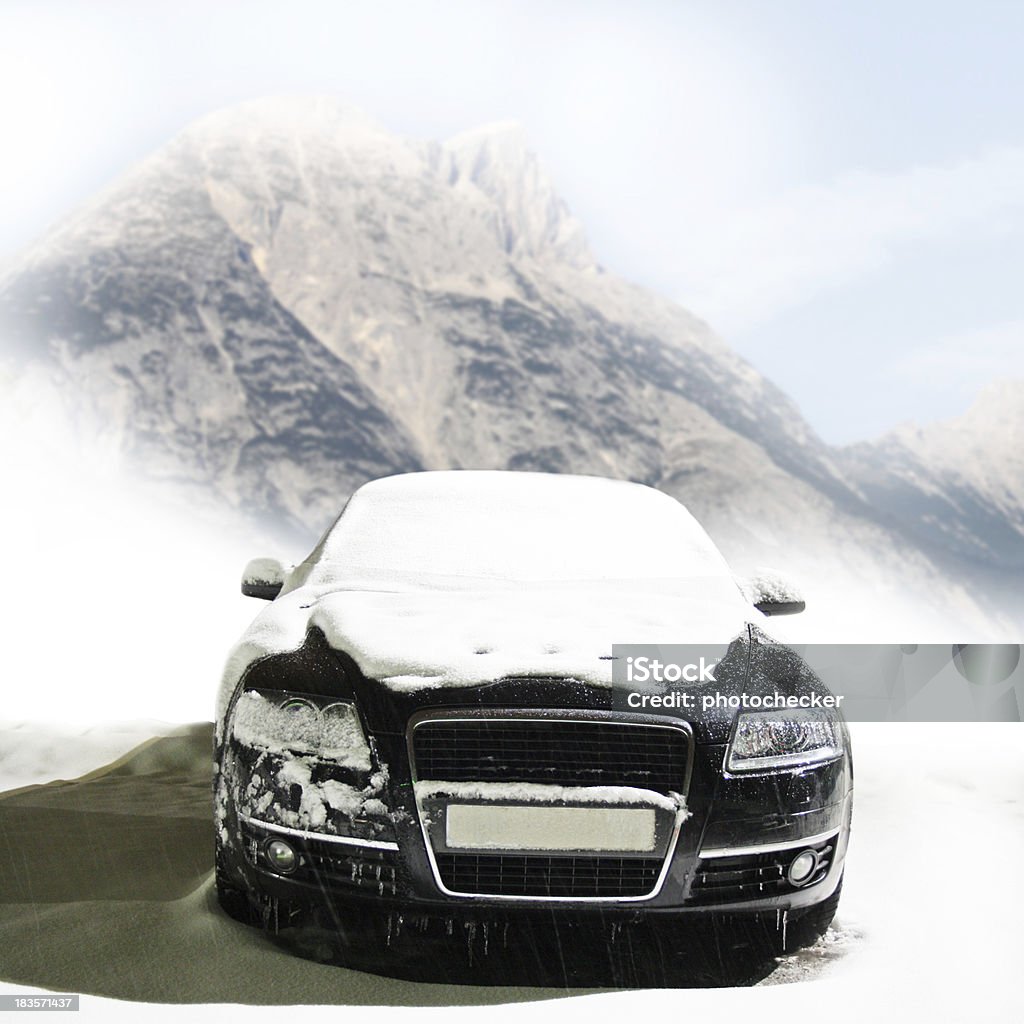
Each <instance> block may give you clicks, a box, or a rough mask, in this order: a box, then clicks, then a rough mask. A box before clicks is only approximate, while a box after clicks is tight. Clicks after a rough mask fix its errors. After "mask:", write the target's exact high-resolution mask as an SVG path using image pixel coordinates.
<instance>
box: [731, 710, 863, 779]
mask: <svg viewBox="0 0 1024 1024" xmlns="http://www.w3.org/2000/svg"><path fill="white" fill-rule="evenodd" d="M842 752H843V731H842V726H841V723H840V721H839V719H838V718H837V717H836V716H833V715H830V714H828V713H822V712H820V711H799V710H794V711H750V712H744V713H742V714H741V715H740V716H739V719H738V721H737V723H736V731H735V733H734V734H733V737H732V742H731V743H730V744H729V755H728V757H727V758H726V767H727V768H728V769H729V771H752V770H756V769H758V768H785V767H791V766H794V765H805V764H817V763H820V762H822V761H830V760H832V758H834V757H838V756H839V755H840V754H841V753H842Z"/></svg>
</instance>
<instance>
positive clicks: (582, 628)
mask: <svg viewBox="0 0 1024 1024" xmlns="http://www.w3.org/2000/svg"><path fill="white" fill-rule="evenodd" d="M318 589H320V592H319V593H318V592H317V591H318ZM755 617H757V615H756V612H754V610H753V609H752V608H750V607H749V606H748V605H746V604H745V602H744V601H743V600H742V598H741V596H740V594H739V591H738V589H737V588H736V586H735V585H734V584H733V583H732V581H731V580H722V579H719V578H713V579H700V580H604V581H586V582H585V583H576V584H574V583H559V584H547V585H543V584H534V585H531V586H529V587H522V586H517V587H509V588H504V589H502V588H493V587H492V588H486V589H455V590H447V591H443V590H420V589H416V590H407V591H396V592H386V591H379V590H362V591H361V590H343V591H339V590H335V589H332V588H324V589H321V588H314V587H302V588H300V589H298V590H294V591H292V592H291V593H288V594H285V595H283V596H281V597H279V598H278V599H277V600H276V601H274V602H273V603H272V604H270V605H268V606H267V608H266V609H265V610H264V611H263V613H262V614H261V615H260V616H259V617H258V618H257V619H256V621H255V622H254V623H253V624H252V626H251V627H250V629H249V630H248V631H247V633H246V634H245V636H244V637H243V639H242V642H241V643H240V644H239V645H238V647H236V649H235V651H234V653H233V655H232V657H231V659H230V661H229V664H228V668H227V670H226V672H225V678H224V685H223V687H222V691H221V697H222V701H221V710H222V711H223V709H224V707H225V706H226V704H227V701H228V700H229V699H230V696H231V693H232V692H233V690H234V687H235V684H236V683H237V681H238V679H239V678H240V677H241V674H242V672H243V671H244V670H245V668H246V667H247V666H248V665H249V664H250V663H251V662H252V661H254V660H255V659H256V658H258V657H262V656H265V655H268V654H275V653H283V652H286V651H292V650H296V649H298V648H299V647H300V646H301V645H302V643H303V641H304V640H305V637H306V632H307V630H308V628H309V627H317V628H319V629H321V630H322V631H323V633H324V635H325V636H326V638H327V641H328V643H329V644H330V645H331V646H332V647H334V648H335V649H336V650H341V651H344V652H346V653H347V654H349V655H351V657H352V658H353V659H354V660H355V661H356V663H357V664H358V665H359V667H360V669H361V671H362V672H363V674H364V675H365V676H366V677H367V678H369V679H374V680H377V681H378V682H380V683H381V684H383V685H384V686H387V687H388V688H390V689H393V690H419V689H424V688H427V687H455V686H474V685H477V684H480V683H484V682H488V681H490V680H494V679H501V678H504V677H507V676H542V677H545V676H553V677H571V678H574V679H580V680H583V681H585V682H589V683H593V684H596V685H601V686H611V681H612V662H611V661H610V660H609V659H610V655H611V653H612V644H614V643H638V644H639V643H647V644H669V643H714V644H718V643H721V644H726V643H729V642H730V641H731V640H733V639H735V638H736V636H737V635H739V634H740V633H741V632H743V630H744V629H745V628H746V625H747V622H748V620H749V619H751V618H755Z"/></svg>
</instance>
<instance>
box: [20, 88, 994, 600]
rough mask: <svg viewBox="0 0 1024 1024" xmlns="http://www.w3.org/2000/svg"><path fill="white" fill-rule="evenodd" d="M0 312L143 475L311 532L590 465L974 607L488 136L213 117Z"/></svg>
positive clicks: (850, 459)
mask: <svg viewBox="0 0 1024 1024" xmlns="http://www.w3.org/2000/svg"><path fill="white" fill-rule="evenodd" d="M0 322H2V323H3V325H4V331H5V335H6V336H7V338H8V343H9V344H10V343H11V342H13V349H12V350H17V351H18V352H19V353H20V358H21V359H23V360H25V361H27V362H39V361H42V362H45V363H46V364H47V365H49V366H51V367H53V368H54V370H55V372H57V373H59V374H63V375H64V379H65V385H64V386H65V387H66V388H67V389H68V390H69V392H75V393H77V394H79V395H80V396H81V400H82V401H85V402H87V403H91V405H92V406H93V407H94V408H95V410H96V412H97V414H99V415H103V416H106V417H108V418H111V417H113V418H114V419H115V420H116V424H115V426H116V429H117V430H118V431H119V432H120V435H121V437H122V444H123V446H124V448H125V451H126V452H127V453H128V454H129V455H130V457H131V458H132V459H134V461H135V462H136V464H137V465H139V466H140V467H142V469H143V470H144V471H145V472H146V473H148V474H150V475H153V474H154V473H156V474H160V473H164V474H168V475H173V474H174V473H178V474H180V475H184V476H188V475H189V474H192V475H194V476H196V477H197V478H198V479H201V480H204V481H206V482H207V483H208V484H209V486H211V487H212V488H213V489H214V490H215V491H216V492H217V493H219V494H220V495H221V496H222V498H223V500H225V501H226V502H228V503H229V504H232V505H234V506H235V507H238V508H241V509H244V510H246V511H247V512H249V513H252V514H256V515H261V516H265V517H269V518H271V519H275V518H276V519H280V520H282V521H286V522H287V523H289V524H290V525H291V526H293V527H296V528H298V529H300V530H303V531H306V532H307V533H309V534H314V533H316V532H319V530H321V529H322V528H323V526H325V525H326V523H327V522H329V520H330V518H331V517H333V515H334V514H336V512H337V511H338V509H339V508H340V507H341V504H342V503H343V501H344V497H345V495H346V494H347V493H348V492H349V491H350V490H351V489H352V488H353V487H354V486H356V485H357V484H358V483H360V482H362V481H363V480H364V479H369V478H370V477H372V476H380V475H385V474H387V473H391V472H402V471H406V470H409V469H417V468H506V469H541V470H548V471H555V472H584V473H597V474H600V475H608V476H618V477H624V478H628V479H636V480H639V481H641V482H645V483H650V484H652V485H655V486H659V487H661V488H662V489H664V490H667V491H668V492H669V493H671V494H673V496H675V497H678V498H679V499H680V500H682V501H684V503H686V504H687V505H688V506H689V507H690V508H691V510H693V511H694V513H695V514H697V515H698V518H700V519H702V521H704V522H705V524H706V525H707V526H708V527H709V529H710V530H711V532H712V534H713V536H715V538H716V540H717V541H718V542H719V544H720V546H722V547H723V549H724V550H725V552H726V554H727V555H728V556H729V557H730V558H731V559H732V560H733V561H734V562H737V563H738V564H740V565H748V564H753V563H754V561H755V560H757V559H759V558H763V559H775V560H777V561H783V562H784V563H785V564H794V565H797V566H799V565H801V564H806V565H809V566H813V567H815V570H816V571H824V572H832V571H838V572H842V573H845V574H847V575H848V576H850V577H851V578H853V579H856V580H857V581H858V585H861V586H865V587H867V588H869V589H870V588H871V587H872V586H874V585H875V583H876V580H877V576H878V570H877V568H876V566H877V565H879V564H882V565H887V566H888V569H887V572H888V577H887V579H888V580H889V582H887V583H885V584H884V585H883V589H884V588H885V587H889V588H891V589H893V590H894V591H895V589H896V588H897V586H898V585H899V586H902V585H904V584H906V585H908V586H911V587H916V588H917V590H918V591H919V592H920V593H921V594H923V595H925V597H924V599H926V600H928V601H930V602H932V603H935V601H936V600H939V599H938V598H937V597H936V594H937V593H938V592H939V590H940V589H941V588H942V587H946V588H948V597H949V601H951V602H952V603H953V604H954V605H956V606H957V607H974V606H975V605H976V602H975V601H974V599H973V598H972V597H971V596H970V595H969V594H968V593H967V590H966V589H965V588H964V587H963V586H962V585H961V582H960V581H959V580H957V579H956V578H953V579H950V578H949V574H948V573H947V572H946V570H945V568H944V567H943V564H942V559H941V558H938V559H937V558H936V556H935V542H933V539H932V538H930V537H926V538H925V541H926V542H927V543H925V544H923V545H922V544H920V543H918V541H917V540H915V531H917V532H918V533H919V532H920V526H919V524H918V523H917V522H916V520H914V518H913V517H909V518H908V517H907V516H901V514H900V512H901V506H899V503H898V502H897V503H895V506H894V507H893V508H890V507H888V506H887V505H886V500H887V498H886V494H887V492H886V490H885V488H880V487H878V486H875V485H873V484H872V482H871V477H870V473H869V472H868V470H867V469H866V468H865V467H868V466H870V465H872V464H873V456H872V455H871V453H870V452H867V451H861V452H860V453H859V454H858V453H850V452H844V451H841V450H835V449H830V448H829V447H828V446H827V445H825V444H824V442H822V441H821V440H820V438H818V437H817V436H816V435H815V433H814V431H813V430H812V429H811V428H810V426H809V425H808V424H807V423H806V422H805V421H804V420H803V418H802V417H801V416H800V413H799V410H798V409H797V408H796V406H795V405H794V404H793V403H792V401H791V400H790V399H789V398H788V397H787V396H786V395H785V394H783V392H781V391H780V390H779V389H778V388H777V387H776V386H775V385H773V384H772V383H771V382H770V381H768V380H766V379H765V378H764V377H762V376H761V375H760V374H759V373H757V371H755V370H754V369H753V368H752V367H751V366H750V365H749V364H747V363H746V362H744V361H743V360H742V359H740V358H739V357H738V356H737V355H736V354H735V353H734V352H732V351H731V350H730V349H729V348H728V347H727V346H726V345H725V344H724V343H723V342H722V341H721V339H719V338H717V337H716V336H715V335H714V334H713V332H712V331H711V330H710V328H708V327H707V325H706V324H704V323H703V322H702V321H700V320H699V319H698V318H697V317H695V316H693V314H691V313H689V312H688V311H686V310H684V309H682V308H680V307H678V306H676V305H674V304H673V303H671V302H669V301H668V300H666V299H663V298H661V297H659V296H656V295H653V294H652V293H650V292H648V291H646V290H644V289H642V288H640V287H639V286H636V285H633V284H630V283H629V282H626V281H623V280H620V279H618V278H617V277H615V276H614V275H612V274H609V273H607V272H606V271H604V270H603V269H602V268H601V267H600V265H599V264H598V263H597V262H596V261H595V260H594V259H593V256H592V255H591V254H590V251H589V248H588V247H587V246H586V239H585V235H584V233H583V229H582V227H581V226H580V225H579V224H578V222H576V221H575V219H574V218H572V216H571V214H570V213H569V212H568V210H567V209H566V208H565V206H564V204H563V203H562V202H561V200H560V199H559V198H558V197H557V195H556V193H555V191H554V189H553V187H552V186H551V185H550V183H549V182H548V181H547V180H546V178H545V177H544V176H543V173H542V170H541V168H540V164H539V162H538V161H537V159H536V157H535V156H533V155H532V154H531V153H530V152H529V151H528V149H527V148H526V147H525V142H524V140H523V139H522V136H521V134H520V133H517V132H516V131H513V130H509V129H508V128H500V129H497V130H495V129H493V128H492V129H488V130H485V131H482V132H476V133H464V134H463V135H460V136H456V137H455V138H454V140H449V142H448V143H443V142H442V143H437V142H424V141H420V140H408V139H401V138H398V137H395V136H392V135H390V134H389V133H388V132H387V131H386V130H385V129H383V128H381V127H380V126H379V125H376V123H375V122H373V121H372V120H370V119H368V118H365V116H363V115H360V114H359V113H358V112H354V111H353V110H352V108H349V107H347V106H345V105H343V104H332V103H331V102H330V101H327V100H324V99H316V100H312V101H308V102H306V101H302V100H299V99H289V100H281V101H278V100H275V101H266V102H256V103H250V104H246V105H242V106H241V107H238V108H232V109H229V110H227V111H221V112H218V113H215V114H213V115H210V116H209V117H207V118H205V119H203V120H201V121H200V122H199V123H198V124H196V125H193V126H191V127H190V128H187V129H186V130H185V131H184V132H182V133H181V134H180V135H179V136H178V137H177V138H175V139H174V140H172V141H171V142H170V143H168V144H167V145H166V146H165V147H163V148H162V149H161V150H159V151H158V152H157V153H156V154H154V155H153V156H152V157H150V158H148V159H147V160H146V161H144V162H143V163H142V164H140V165H138V166H137V167H136V168H134V169H132V170H131V171H129V172H128V174H127V175H126V176H125V177H123V178H122V179H121V180H120V181H119V182H117V183H115V184H114V185H113V186H112V187H111V188H109V189H107V190H105V191H104V192H103V193H102V194H101V195H99V196H98V197H97V198H96V199H95V200H94V201H93V202H91V203H90V204H88V205H87V207H85V208H84V209H83V211H81V212H80V213H79V214H77V215H75V216H74V217H72V218H71V219H69V221H67V222H65V224H63V225H60V226H58V227H57V228H56V229H55V231H54V232H52V233H51V234H50V235H49V236H48V237H47V238H45V239H43V240H42V241H41V242H40V243H39V244H38V245H37V246H35V247H33V249H32V250H30V251H29V252H28V253H27V254H26V255H25V257H24V258H23V259H22V260H21V261H20V263H19V264H18V265H17V266H15V267H14V268H13V269H11V270H9V271H8V272H7V274H6V275H5V277H4V278H3V279H2V280H0ZM890 504H891V503H890ZM996 518H997V519H998V515H997V516H996ZM941 541H942V538H939V542H938V549H939V553H940V554H941V553H942V551H943V550H944V549H943V548H942V543H941ZM954 554H955V555H956V557H958V558H959V557H962V556H963V552H961V551H960V550H956V551H955V552H954ZM967 557H973V556H971V555H968V556H967ZM822 567H830V568H825V569H823V568H822ZM900 576H903V577H905V579H903V580H900V579H898V578H897V577H900ZM907 581H909V582H907ZM939 603H940V604H941V603H942V601H939ZM947 603H948V602H947Z"/></svg>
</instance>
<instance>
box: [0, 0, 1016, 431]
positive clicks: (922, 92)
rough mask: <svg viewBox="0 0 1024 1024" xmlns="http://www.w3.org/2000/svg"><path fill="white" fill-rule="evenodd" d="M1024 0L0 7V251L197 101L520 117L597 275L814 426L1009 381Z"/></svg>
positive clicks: (962, 403) (922, 405)
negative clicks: (658, 297)
mask: <svg viewBox="0 0 1024 1024" xmlns="http://www.w3.org/2000/svg"><path fill="white" fill-rule="evenodd" d="M1022 45H1024V4H1022V3H1017V2H996V0H982V2H976V3H972V4H966V3H947V2H943V0H926V2H914V0H900V2H874V3H870V2H865V3H859V4H849V3H840V2H829V0H813V2H811V0H808V2H803V0H774V2H772V3H770V4H767V3H762V2H759V0H745V2H744V0H706V2H686V0H673V2H654V0H647V2H635V3H631V4H628V5H626V4H622V3H603V2H600V0H592V2H587V3H577V2H574V0H561V2H558V3H551V2H546V3H535V2H529V0H524V2H520V3H502V2H491V3H483V2H471V3H467V2H454V0H453V2H448V3H436V2H429V0H418V2H414V0H409V2H405V3H396V2H388V0H378V2H376V3H373V4H356V3H344V2H335V3H312V2H302V0H296V2H292V3H287V4H285V3H280V2H278V3H266V2H259V0H250V2H246V3H238V2H232V0H222V2H220V3H217V4H209V3H194V2H191V0H181V2H177V3H174V4H171V3H160V2H153V3H147V4H133V3H125V2H103V0H91V2H84V0H79V2H77V3H67V2H59V0H35V2H31V3H22V2H18V0H0V95H2V96H3V97H4V100H3V101H2V104H0V112H2V124H0V128H2V135H0V137H2V138H3V140H4V145H3V149H4V158H3V160H2V161H0V197H2V200H0V263H2V262H6V261H13V260H16V259H17V254H18V252H19V251H20V250H21V249H22V248H23V247H24V246H26V245H27V244H28V243H30V242H31V241H32V240H33V239H34V238H35V237H37V236H38V235H40V234H41V233H42V232H44V231H45V230H46V228H47V226H48V225H50V224H51V223H54V222H55V221H58V220H60V218H61V217H63V216H66V215H67V214H68V213H69V212H70V211H72V210H73V209H74V208H75V207H76V206H77V205H78V204H79V203H81V202H82V201H84V200H85V199H86V198H87V197H88V196H89V195H91V194H92V193H93V192H95V191H96V190H97V189H98V188H100V187H102V186H103V185H104V184H106V183H107V182H109V181H110V180H112V179H114V178H116V177H117V176H118V174H120V173H121V172H123V171H124V170H125V169H126V168H127V167H129V166H130V165H131V164H132V163H133V162H135V161H137V160H139V159H141V158H142V157H144V156H145V155H147V154H148V153H150V152H151V151H152V150H154V149H156V148H157V147H158V146H160V145H161V144H162V143H164V142H165V141H167V140H168V139H169V138H171V137H172V136H173V135H174V134H175V133H176V132H178V131H179V130H180V129H181V128H182V127H184V126H185V125H186V124H188V123H189V121H191V120H193V119H194V118H196V117H199V116H202V115H203V114H205V113H207V112H209V111H210V110H213V109H216V108H218V107H223V106H226V105H229V104H231V103H235V102H238V101H241V100H244V99H248V98H252V97H256V96H265V95H272V94H280V93H315V94H325V93H326V94H331V95H337V96H339V97H342V98H344V99H346V100H348V101H349V102H351V103H354V104H355V105H357V106H360V107H362V108H363V109H364V110H366V111H367V112H368V113H369V114H370V115H372V116H373V117H375V118H376V119H377V120H379V121H380V122H382V123H383V124H384V125H385V126H387V127H388V128H390V129H391V130H393V131H395V132H396V133H399V134H403V135H409V136H413V137H417V138H444V137H447V136H450V135H454V134H456V133H458V132H460V131H463V130H466V129H468V128H472V127H476V126H478V125H481V124H486V123H489V122H493V121H505V120H517V121H519V122H521V123H522V125H523V126H524V128H525V131H526V135H527V137H528V139H529V140H530V144H531V146H532V148H533V149H534V150H535V151H536V152H537V154H538V155H539V156H540V158H541V160H542V162H543V164H544V166H545V167H546V169H547V171H548V173H549V174H550V176H551V178H552V179H553V181H554V182H555V185H556V187H557V188H558V190H559V192H560V193H561V195H562V196H563V197H564V199H565V200H566V202H567V203H568V205H569V206H570V208H571V209H572V210H573V212H574V213H575V214H576V215H577V216H578V217H579V219H580V220H581V221H582V222H583V224H584V226H585V228H586V230H587V233H588V236H589V238H590V241H591V246H592V248H593V250H594V252H595V254H596V255H597V257H598V259H599V260H600V261H601V262H602V263H603V264H604V265H605V266H606V267H608V268H609V269H612V270H614V271H616V272H618V273H620V274H622V275H623V276H626V277H628V278H630V279H632V280H634V281H637V282H640V283H641V284H645V285H647V286H649V287H651V288H653V289H655V290H657V291H659V292H661V293H663V294H665V295H668V296H669V297H671V298H674V299H676V300H678V301H679V302H681V303H682V304H684V305H686V306H687V307H688V308H689V309H691V310H692V311H693V312H694V313H696V314H697V315H698V316H700V317H702V318H703V319H705V320H707V321H708V323H710V324H711V326H712V327H713V328H714V329H715V330H716V331H717V332H718V333H720V334H721V335H722V336H723V337H724V338H725V340H726V341H727V342H728V343H729V344H730V345H731V346H732V347H733V348H735V349H736V350H737V351H738V352H739V353H740V354H741V355H743V356H744V357H745V358H747V359H748V360H750V361H751V362H752V363H753V364H754V365H755V366H757V367H758V369H760V370H761V371H762V372H764V373H765V374H766V375H767V376H769V377H770V378H771V379H773V380H774V381H775V382H776V383H777V384H779V385H780V386H781V387H782V388H783V389H784V390H785V391H787V392H788V393H789V394H790V395H791V396H792V397H793V398H794V399H795V400H796V402H797V403H798V405H799V406H800V409H801V411H802V412H803V414H804V415H805V416H806V417H807V418H808V419H809V420H810V422H811V424H812V426H813V427H814V428H815V429H816V430H817V431H818V432H819V433H820V434H821V435H822V437H824V438H825V439H826V440H827V441H830V442H832V443H850V442H855V441H858V440H864V439H869V438H873V437H875V436H877V435H879V434H881V433H883V432H884V431H886V430H888V429H891V428H892V427H894V426H895V425H897V424H899V423H902V422H905V421H915V422H920V423H927V422H929V421H932V420H937V419H945V418H948V417H951V416H955V415H959V414H960V413H962V412H963V411H964V410H965V409H966V408H967V407H968V406H969V405H970V404H971V403H972V402H973V401H974V400H975V399H976V397H977V396H978V394H979V392H980V391H981V390H982V389H983V388H984V386H985V385H986V384H987V383H989V382H991V381H992V380H994V379H996V378H999V377H1003V376H1015V377H1024V290H1022V289H1021V288H1020V287H1019V283H1018V277H1019V269H1020V267H1021V266H1022V265H1024V230H1022V227H1024V117H1022V116H1021V115H1022V113H1024V110H1022V107H1024V61H1021V60H1020V59H1019V54H1020V52H1021V50H1022Z"/></svg>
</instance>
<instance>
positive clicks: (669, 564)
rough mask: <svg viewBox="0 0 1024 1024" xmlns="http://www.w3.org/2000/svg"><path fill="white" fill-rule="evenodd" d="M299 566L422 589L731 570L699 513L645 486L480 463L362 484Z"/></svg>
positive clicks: (320, 576) (312, 575) (313, 572)
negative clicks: (501, 468) (441, 584)
mask: <svg viewBox="0 0 1024 1024" xmlns="http://www.w3.org/2000/svg"><path fill="white" fill-rule="evenodd" d="M307 569H308V572H309V576H308V578H309V580H310V582H313V581H314V580H315V581H316V582H335V581H336V582H338V583H343V582H344V581H350V582H354V581H356V580H364V581H366V580H374V581H376V582H377V583H382V582H385V581H391V582H392V583H394V584H408V583H411V582H413V581H419V582H420V583H422V584H423V585H427V586H429V585H430V584H431V582H441V581H446V582H447V585H449V586H450V585H452V584H453V583H454V581H456V580H463V581H465V582H466V583H467V585H468V584H469V583H470V581H473V580H486V581H489V582H492V583H493V582H496V581H507V582H508V583H511V584H515V583H521V582H527V581H570V580H577V581H581V580H600V579H669V578H679V577H689V578H694V577H715V578H722V577H728V576H729V569H728V566H727V565H726V563H725V560H724V559H723V557H722V555H721V554H720V553H719V551H718V549H717V548H716V547H715V545H714V544H713V543H712V541H711V539H710V538H709V537H708V535H707V533H706V532H705V531H704V529H703V527H701V525H700V524H699V523H698V522H697V520H696V519H694V518H693V516H692V515H690V513H689V512H688V511H687V510H686V509H685V508H684V507H683V506H682V505H681V504H680V503H679V502H677V501H676V500H675V499H673V498H670V497H669V496H668V495H666V494H663V493H662V492H660V491H656V490H654V489H653V488H651V487H646V486H644V485H642V484H635V483H629V482H626V481H621V480H608V479H604V478H602V477H587V476H568V475H557V474H549V473H517V472H503V471H483V470H480V471H473V470H462V471H440V472H426V473H409V474H403V475H401V476H392V477H385V478H383V479H380V480H374V481H372V482H371V483H368V484H365V485H363V486H362V487H361V488H359V490H358V491H356V493H355V494H354V495H353V497H352V499H351V501H350V502H349V504H348V506H347V507H346V508H345V511H344V514H343V515H342V516H341V517H340V518H339V520H338V521H337V522H336V523H335V525H334V526H333V527H332V528H331V530H329V531H328V533H327V534H326V536H325V537H324V539H323V540H322V541H321V543H320V545H318V547H317V549H316V550H315V551H314V552H313V554H312V555H311V556H310V558H309V559H308V560H307ZM303 575H305V574H303Z"/></svg>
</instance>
